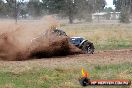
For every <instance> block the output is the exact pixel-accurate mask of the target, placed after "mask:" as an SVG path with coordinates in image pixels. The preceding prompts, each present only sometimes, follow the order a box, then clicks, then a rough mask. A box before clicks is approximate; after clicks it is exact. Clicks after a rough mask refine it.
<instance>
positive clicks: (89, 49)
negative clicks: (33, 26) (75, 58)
mask: <svg viewBox="0 0 132 88" xmlns="http://www.w3.org/2000/svg"><path fill="white" fill-rule="evenodd" d="M53 33H55V34H56V35H57V36H67V34H66V33H65V32H64V31H62V30H60V29H55V30H53ZM69 42H70V43H71V44H73V45H74V46H76V47H78V48H79V49H81V50H82V51H84V52H85V53H88V54H93V52H94V49H95V48H94V45H93V43H91V42H90V41H88V40H85V39H84V38H82V37H69Z"/></svg>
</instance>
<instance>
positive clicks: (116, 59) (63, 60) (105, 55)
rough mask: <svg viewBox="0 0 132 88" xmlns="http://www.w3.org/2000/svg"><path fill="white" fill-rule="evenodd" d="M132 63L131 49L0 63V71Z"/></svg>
mask: <svg viewBox="0 0 132 88" xmlns="http://www.w3.org/2000/svg"><path fill="white" fill-rule="evenodd" d="M125 62H127V63H128V62H129V63H132V49H122V50H109V51H96V52H95V53H94V54H90V55H87V54H79V55H68V56H61V57H52V58H42V59H37V58H36V59H33V60H26V61H0V70H2V71H12V72H15V73H19V72H23V71H27V70H32V69H38V68H45V67H48V68H55V67H76V66H82V65H85V64H96V65H105V64H120V63H125Z"/></svg>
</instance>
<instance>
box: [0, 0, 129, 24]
mask: <svg viewBox="0 0 132 88" xmlns="http://www.w3.org/2000/svg"><path fill="white" fill-rule="evenodd" d="M106 4H107V3H106V1H105V0H41V1H40V0H29V2H26V1H25V0H5V1H3V0H0V16H1V17H17V16H21V17H22V18H24V17H26V16H25V15H30V16H32V17H39V16H43V15H52V14H58V15H59V16H61V17H68V19H69V22H70V23H73V20H74V19H76V18H77V19H80V20H81V19H85V20H86V21H91V20H92V15H91V14H92V13H95V12H101V11H104V7H105V6H106ZM113 4H114V5H115V7H116V9H115V10H116V11H120V12H121V17H120V21H121V22H126V23H127V22H129V16H130V15H129V14H131V13H132V0H113Z"/></svg>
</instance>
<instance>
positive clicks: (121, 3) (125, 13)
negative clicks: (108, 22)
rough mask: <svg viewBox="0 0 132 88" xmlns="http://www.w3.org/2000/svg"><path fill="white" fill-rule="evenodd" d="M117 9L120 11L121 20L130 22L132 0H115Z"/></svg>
mask: <svg viewBox="0 0 132 88" xmlns="http://www.w3.org/2000/svg"><path fill="white" fill-rule="evenodd" d="M113 4H114V5H115V7H116V11H120V12H121V15H120V22H123V23H129V22H130V21H129V16H130V14H131V13H132V0H113Z"/></svg>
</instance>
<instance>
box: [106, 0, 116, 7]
mask: <svg viewBox="0 0 132 88" xmlns="http://www.w3.org/2000/svg"><path fill="white" fill-rule="evenodd" d="M106 2H107V6H106V7H112V8H113V9H115V7H114V5H113V0H106Z"/></svg>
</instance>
